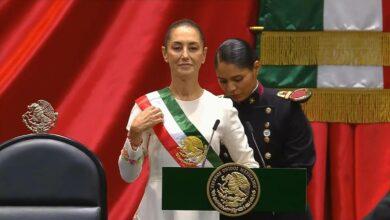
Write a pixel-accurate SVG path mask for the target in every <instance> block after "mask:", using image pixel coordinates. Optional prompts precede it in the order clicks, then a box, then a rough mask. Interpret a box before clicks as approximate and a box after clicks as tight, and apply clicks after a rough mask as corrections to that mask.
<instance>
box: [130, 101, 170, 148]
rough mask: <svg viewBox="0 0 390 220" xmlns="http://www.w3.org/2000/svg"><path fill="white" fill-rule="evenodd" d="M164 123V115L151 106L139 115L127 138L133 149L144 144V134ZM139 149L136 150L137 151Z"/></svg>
mask: <svg viewBox="0 0 390 220" xmlns="http://www.w3.org/2000/svg"><path fill="white" fill-rule="evenodd" d="M163 121H164V117H163V113H162V112H161V110H160V109H159V108H157V107H154V106H150V107H148V108H146V109H145V110H143V111H142V112H141V113H139V114H138V115H137V116H136V117H135V118H134V120H133V123H132V124H131V126H130V131H129V132H128V133H127V137H128V138H129V140H130V143H131V146H132V147H133V149H134V148H135V147H138V146H139V145H141V144H142V137H141V136H142V133H143V132H144V131H146V130H148V129H149V128H152V127H154V126H155V125H157V124H159V123H162V122H163ZM136 149H137V148H135V150H136Z"/></svg>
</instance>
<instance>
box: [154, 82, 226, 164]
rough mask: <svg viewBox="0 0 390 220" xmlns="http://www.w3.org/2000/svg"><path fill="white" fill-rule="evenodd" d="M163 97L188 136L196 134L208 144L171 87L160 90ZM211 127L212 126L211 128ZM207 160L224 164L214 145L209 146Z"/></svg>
mask: <svg viewBox="0 0 390 220" xmlns="http://www.w3.org/2000/svg"><path fill="white" fill-rule="evenodd" d="M158 93H159V94H160V97H161V99H162V100H163V101H164V103H165V105H166V106H167V108H168V110H169V112H170V113H171V114H172V116H173V118H174V119H175V121H176V123H177V124H178V125H179V127H180V129H181V130H182V131H183V132H184V133H185V134H186V136H196V137H198V138H199V139H200V140H201V141H202V142H203V144H204V145H208V142H207V140H206V139H205V138H204V137H203V135H202V134H201V133H200V132H199V131H198V129H197V128H196V127H195V125H193V124H192V123H191V121H190V120H189V119H188V118H187V116H186V115H185V114H184V112H183V110H182V109H181V108H180V106H179V104H178V103H177V102H176V100H175V98H173V96H172V95H171V91H170V90H169V88H164V89H162V90H159V91H158ZM210 129H211V128H210ZM207 160H208V161H209V162H210V163H211V164H212V165H213V166H214V167H218V166H220V165H222V164H223V163H222V161H221V159H220V158H219V156H218V155H217V153H215V151H214V150H213V148H212V147H210V148H209V151H208V153H207Z"/></svg>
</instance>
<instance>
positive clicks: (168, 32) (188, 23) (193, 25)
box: [164, 19, 205, 47]
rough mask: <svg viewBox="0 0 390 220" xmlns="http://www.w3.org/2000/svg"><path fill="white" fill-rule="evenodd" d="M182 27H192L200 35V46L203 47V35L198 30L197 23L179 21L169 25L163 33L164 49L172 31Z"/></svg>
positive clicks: (187, 20)
mask: <svg viewBox="0 0 390 220" xmlns="http://www.w3.org/2000/svg"><path fill="white" fill-rule="evenodd" d="M182 26H187V27H192V28H194V29H195V30H197V31H198V33H199V35H200V40H201V41H202V44H203V45H205V39H204V34H203V31H202V29H200V27H199V25H198V24H197V23H195V22H194V21H193V20H190V19H181V20H178V21H175V22H173V23H172V24H171V25H169V27H168V30H167V32H166V33H165V37H164V47H166V46H167V44H168V41H169V39H170V38H171V32H172V30H173V29H175V28H178V27H182Z"/></svg>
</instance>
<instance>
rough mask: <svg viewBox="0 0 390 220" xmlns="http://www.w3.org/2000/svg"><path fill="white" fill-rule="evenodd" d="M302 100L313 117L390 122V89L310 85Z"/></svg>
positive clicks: (323, 119) (307, 112)
mask: <svg viewBox="0 0 390 220" xmlns="http://www.w3.org/2000/svg"><path fill="white" fill-rule="evenodd" d="M311 91H312V93H313V95H312V97H311V99H310V100H309V101H308V102H306V103H304V104H302V108H303V110H304V111H305V113H306V116H307V117H308V119H309V120H310V121H319V122H341V123H359V124H360V123H383V122H390V89H311Z"/></svg>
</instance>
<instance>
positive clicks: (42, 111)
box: [22, 100, 58, 134]
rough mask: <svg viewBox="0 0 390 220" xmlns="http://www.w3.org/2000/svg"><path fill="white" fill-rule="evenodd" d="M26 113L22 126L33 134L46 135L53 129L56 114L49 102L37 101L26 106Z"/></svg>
mask: <svg viewBox="0 0 390 220" xmlns="http://www.w3.org/2000/svg"><path fill="white" fill-rule="evenodd" d="M27 109H28V111H27V112H26V113H24V114H23V116H22V119H23V122H24V124H25V125H26V126H27V128H28V129H30V130H31V131H32V132H34V133H38V134H40V133H47V131H49V130H50V129H51V128H52V127H54V125H55V122H56V121H57V117H58V112H55V111H54V109H53V107H52V106H51V105H50V103H49V102H47V101H45V100H38V101H37V102H34V103H32V104H30V105H28V106H27Z"/></svg>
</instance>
